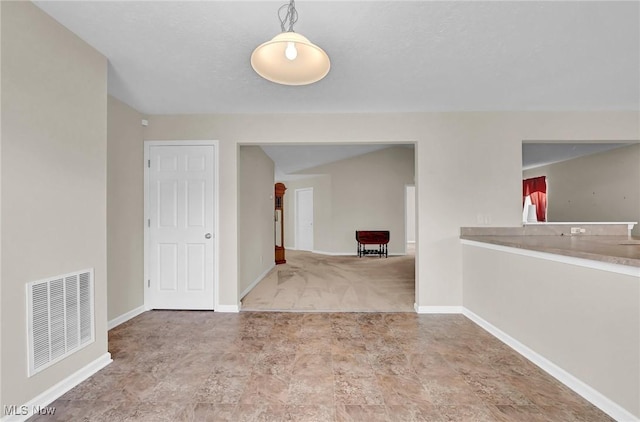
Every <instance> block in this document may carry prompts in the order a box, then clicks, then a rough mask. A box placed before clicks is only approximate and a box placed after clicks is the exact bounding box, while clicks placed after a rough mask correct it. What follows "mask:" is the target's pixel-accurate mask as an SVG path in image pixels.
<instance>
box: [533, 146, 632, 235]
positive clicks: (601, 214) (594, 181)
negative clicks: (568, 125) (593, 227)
mask: <svg viewBox="0 0 640 422" xmlns="http://www.w3.org/2000/svg"><path fill="white" fill-rule="evenodd" d="M538 176H546V177H547V216H548V219H549V221H552V222H555V221H637V222H640V144H636V145H630V146H627V147H622V148H616V149H613V150H610V151H605V152H601V153H598V154H593V155H587V156H584V157H579V158H574V159H572V160H567V161H563V162H560V163H555V164H551V165H548V166H544V167H538V168H535V169H530V170H525V171H523V174H522V177H523V178H524V179H528V178H531V177H538ZM632 234H633V235H635V236H640V225H636V226H635V227H634V229H633V233H632Z"/></svg>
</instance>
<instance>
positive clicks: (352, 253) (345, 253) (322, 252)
mask: <svg viewBox="0 0 640 422" xmlns="http://www.w3.org/2000/svg"><path fill="white" fill-rule="evenodd" d="M311 253H315V254H318V255H328V256H358V254H357V253H355V252H327V251H315V250H314V251H311ZM388 255H389V256H406V255H407V254H406V253H404V252H393V253H391V252H389V253H388ZM367 256H369V257H371V256H376V255H375V254H372V255H367ZM363 258H364V257H363Z"/></svg>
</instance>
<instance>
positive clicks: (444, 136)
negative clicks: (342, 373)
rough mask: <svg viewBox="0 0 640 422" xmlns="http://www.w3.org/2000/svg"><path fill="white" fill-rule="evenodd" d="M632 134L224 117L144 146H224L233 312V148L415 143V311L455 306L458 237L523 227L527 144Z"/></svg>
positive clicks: (467, 121)
mask: <svg viewBox="0 0 640 422" xmlns="http://www.w3.org/2000/svg"><path fill="white" fill-rule="evenodd" d="M638 132H639V127H638V114H637V112H564V113H563V112H522V113H517V112H513V113H505V112H495V113H494V112H486V113H485V112H478V113H388V114H364V113H358V114H255V115H254V114H251V115H249V114H228V115H175V116H150V117H149V126H148V127H147V128H146V129H145V134H144V136H145V139H157V140H162V139H167V140H173V139H217V140H219V141H220V151H219V153H220V216H219V218H220V222H221V224H220V234H219V235H220V245H223V247H222V248H221V251H220V278H219V280H220V290H219V292H220V302H221V304H225V305H231V306H233V305H236V304H237V303H238V297H237V294H238V293H237V292H238V287H237V284H238V283H237V280H238V258H237V250H238V241H237V234H238V188H239V186H238V144H239V143H266V144H277V143H283V144H286V143H291V144H300V143H315V144H323V143H336V142H349V143H360V142H361V143H375V142H384V143H392V142H399V143H407V142H412V141H416V142H417V143H416V150H415V154H416V171H415V173H416V192H417V201H418V203H417V207H418V216H417V218H418V220H417V224H418V238H417V242H418V245H419V247H418V248H417V249H418V250H417V253H416V256H417V272H418V277H417V283H416V284H417V285H416V289H417V298H416V299H417V303H418V305H419V306H429V305H438V306H447V305H454V306H459V305H461V304H462V251H461V248H460V242H459V240H458V236H459V231H460V227H461V226H475V225H477V222H476V221H477V215H478V214H481V213H482V214H484V215H488V216H489V217H490V219H491V224H492V225H495V226H518V225H520V224H521V219H522V212H521V206H522V198H521V194H522V183H521V177H522V158H521V153H522V141H523V140H526V141H538V142H539V141H557V142H567V141H574V140H576V139H581V140H586V141H589V140H593V141H596V140H603V139H606V140H612V141H615V140H634V139H636V140H637V139H640V133H638ZM132 148H137V147H133V146H132ZM132 183H134V181H132ZM139 183H142V181H139ZM137 207H138V205H137V204H131V208H130V209H131V212H138V210H137Z"/></svg>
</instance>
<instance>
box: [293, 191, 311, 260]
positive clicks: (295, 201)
mask: <svg viewBox="0 0 640 422" xmlns="http://www.w3.org/2000/svg"><path fill="white" fill-rule="evenodd" d="M309 190H310V191H311V200H312V201H313V204H312V205H313V208H312V209H311V212H312V213H313V223H314V226H313V227H314V228H313V229H312V232H311V233H312V236H313V239H312V240H313V242H312V243H313V247H312V248H311V251H314V250H315V248H316V236H315V232H313V230H315V219H316V213H315V198H314V195H313V186H312V187H308V188H299V189H296V190H294V191H293V215H294V216H295V221H294V224H295V227H294V232H293V233H294V237H293V240H294V242H295V248H296V250H298V251H299V250H300V248H299V245H298V243H299V242H298V236H299V234H298V192H302V191H309Z"/></svg>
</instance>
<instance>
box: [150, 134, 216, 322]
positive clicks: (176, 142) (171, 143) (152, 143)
mask: <svg viewBox="0 0 640 422" xmlns="http://www.w3.org/2000/svg"><path fill="white" fill-rule="evenodd" d="M202 145H211V146H213V165H214V169H213V179H214V180H213V186H214V189H215V192H214V195H213V214H214V215H213V230H214V234H215V237H214V249H215V250H214V253H213V259H214V263H213V309H214V310H217V309H218V308H219V307H220V292H219V290H220V286H219V280H220V225H219V224H220V221H219V215H220V142H219V141H217V140H183V141H181V140H172V141H155V140H148V141H144V161H143V162H142V166H143V168H144V182H143V183H144V186H143V189H144V198H143V201H144V212H143V214H144V215H143V219H142V227H143V231H144V279H143V280H142V288H143V291H144V309H145V310H147V311H148V310H150V309H152V308H151V298H150V294H149V289H148V287H147V285H148V284H147V280H149V246H148V244H149V227H147V219H148V218H149V200H148V198H149V192H148V186H149V167H148V166H147V161H148V160H149V159H150V150H151V147H153V146H178V147H180V146H202Z"/></svg>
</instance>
